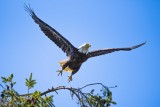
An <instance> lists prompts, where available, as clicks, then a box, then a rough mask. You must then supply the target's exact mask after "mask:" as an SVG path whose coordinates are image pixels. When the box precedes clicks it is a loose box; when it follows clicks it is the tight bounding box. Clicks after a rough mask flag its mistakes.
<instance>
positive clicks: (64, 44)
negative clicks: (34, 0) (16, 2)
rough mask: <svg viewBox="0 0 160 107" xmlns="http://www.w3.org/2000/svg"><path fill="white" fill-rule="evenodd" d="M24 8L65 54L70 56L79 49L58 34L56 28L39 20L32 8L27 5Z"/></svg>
mask: <svg viewBox="0 0 160 107" xmlns="http://www.w3.org/2000/svg"><path fill="white" fill-rule="evenodd" d="M24 7H25V10H26V11H27V12H28V13H29V14H30V16H31V17H32V18H33V20H34V21H35V22H36V23H37V24H38V25H39V27H40V28H41V30H42V31H43V33H44V34H45V35H46V36H47V37H48V38H49V39H51V40H52V41H53V42H54V43H55V44H56V45H57V46H58V47H59V48H61V49H62V51H63V52H65V53H67V55H69V54H70V51H71V50H74V49H77V48H75V47H74V46H73V45H72V44H71V43H70V42H69V41H68V40H67V39H66V38H64V37H63V36H62V35H61V34H60V33H59V32H57V31H56V30H55V29H54V28H52V27H50V26H49V25H48V24H47V23H45V22H44V21H42V20H41V19H40V18H38V17H37V16H36V14H35V13H34V11H33V9H32V8H31V7H30V6H29V7H28V6H27V5H26V4H25V5H24Z"/></svg>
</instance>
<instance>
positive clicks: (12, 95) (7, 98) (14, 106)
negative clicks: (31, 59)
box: [0, 73, 54, 107]
mask: <svg viewBox="0 0 160 107" xmlns="http://www.w3.org/2000/svg"><path fill="white" fill-rule="evenodd" d="M13 77H14V75H13V74H11V75H10V76H9V77H8V78H5V77H1V79H2V82H3V83H4V84H5V85H6V87H3V85H2V84H0V86H1V87H2V88H3V91H2V92H1V98H0V107H54V105H53V104H52V101H53V99H52V97H53V96H48V97H47V96H45V97H44V98H43V97H42V96H41V92H39V91H35V92H34V93H33V94H29V93H28V94H26V95H19V93H18V92H16V91H15V90H14V88H13V86H14V85H15V84H16V82H13ZM25 83H26V86H27V87H28V91H29V89H31V88H33V87H34V85H35V84H36V80H33V79H32V73H31V74H30V77H29V79H26V82H25Z"/></svg>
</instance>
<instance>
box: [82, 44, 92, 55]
mask: <svg viewBox="0 0 160 107" xmlns="http://www.w3.org/2000/svg"><path fill="white" fill-rule="evenodd" d="M89 47H91V44H89V43H84V44H83V45H81V46H80V47H79V52H81V53H84V54H86V53H87V52H88V49H89Z"/></svg>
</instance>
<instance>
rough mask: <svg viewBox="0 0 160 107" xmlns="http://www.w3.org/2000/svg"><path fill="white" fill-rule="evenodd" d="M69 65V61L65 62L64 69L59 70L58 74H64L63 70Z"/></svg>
mask: <svg viewBox="0 0 160 107" xmlns="http://www.w3.org/2000/svg"><path fill="white" fill-rule="evenodd" d="M67 66H68V63H65V64H64V65H62V70H57V72H59V73H58V76H59V75H61V76H62V72H63V70H64V69H65V68H66V67H67Z"/></svg>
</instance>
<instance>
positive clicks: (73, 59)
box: [25, 5, 145, 81]
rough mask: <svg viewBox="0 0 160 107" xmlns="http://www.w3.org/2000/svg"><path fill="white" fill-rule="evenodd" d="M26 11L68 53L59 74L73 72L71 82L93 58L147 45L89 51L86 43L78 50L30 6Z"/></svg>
mask: <svg viewBox="0 0 160 107" xmlns="http://www.w3.org/2000/svg"><path fill="white" fill-rule="evenodd" d="M25 9H26V11H27V12H29V14H30V15H31V17H32V18H33V20H34V21H35V22H36V23H37V24H38V25H39V27H40V28H41V30H42V31H43V33H44V34H45V35H46V36H47V37H48V38H49V39H51V40H52V41H53V42H54V43H55V44H56V45H57V46H58V47H59V48H61V49H62V51H63V52H64V53H66V55H67V57H68V59H67V60H62V61H60V62H59V64H60V66H61V67H62V70H60V71H59V72H60V74H62V71H63V70H64V71H67V72H71V75H70V76H69V81H71V80H72V75H74V74H75V73H76V72H77V71H78V70H79V69H80V67H81V65H82V64H83V62H85V61H86V60H87V59H89V58H91V57H95V56H99V55H104V54H108V53H112V52H115V51H130V50H132V49H135V48H138V47H140V46H142V45H144V44H145V42H144V43H141V44H139V45H135V46H132V47H127V48H110V49H100V50H94V51H88V49H89V47H91V45H90V44H88V43H85V44H83V45H81V46H80V47H79V48H76V47H74V46H73V45H72V44H71V43H70V42H69V41H68V40H67V39H66V38H64V37H63V36H62V35H61V34H60V33H59V32H57V31H56V30H55V29H54V28H52V27H50V26H49V25H48V24H47V23H45V22H43V21H42V20H41V19H40V18H38V17H37V16H36V14H35V13H34V11H33V10H32V9H31V7H30V6H29V7H28V6H27V5H25Z"/></svg>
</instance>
